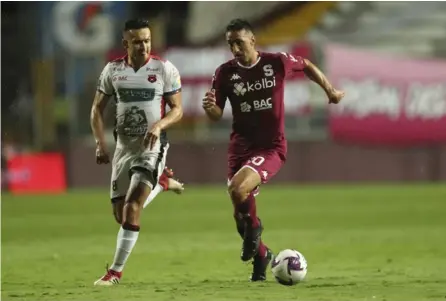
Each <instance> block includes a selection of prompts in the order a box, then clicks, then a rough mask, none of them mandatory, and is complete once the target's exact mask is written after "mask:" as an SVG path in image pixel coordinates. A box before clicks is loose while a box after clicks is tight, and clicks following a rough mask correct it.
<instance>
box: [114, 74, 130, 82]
mask: <svg viewBox="0 0 446 301" xmlns="http://www.w3.org/2000/svg"><path fill="white" fill-rule="evenodd" d="M117 80H118V81H126V80H127V76H126V75H120V76H113V78H112V81H114V82H115V81H117Z"/></svg>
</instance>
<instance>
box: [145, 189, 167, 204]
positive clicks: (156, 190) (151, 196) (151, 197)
mask: <svg viewBox="0 0 446 301" xmlns="http://www.w3.org/2000/svg"><path fill="white" fill-rule="evenodd" d="M163 190H164V189H163V187H162V186H161V185H160V184H156V186H155V188H153V190H152V191H151V192H150V194H149V196H148V197H147V200H146V201H145V202H144V207H143V208H146V207H147V205H149V204H150V203H151V202H152V201H153V200H154V199H155V197H156V196H157V195H158V194H159V193H160V192H162V191H163Z"/></svg>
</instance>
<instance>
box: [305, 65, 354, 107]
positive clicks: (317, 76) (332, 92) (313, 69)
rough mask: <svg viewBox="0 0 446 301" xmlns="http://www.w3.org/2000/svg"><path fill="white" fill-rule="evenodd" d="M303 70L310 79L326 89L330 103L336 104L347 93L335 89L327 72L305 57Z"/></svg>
mask: <svg viewBox="0 0 446 301" xmlns="http://www.w3.org/2000/svg"><path fill="white" fill-rule="evenodd" d="M303 72H304V73H305V75H306V76H307V77H308V78H309V79H310V80H312V81H313V82H315V83H316V84H318V85H319V86H320V87H321V88H322V89H323V90H324V91H325V94H327V97H328V99H329V101H328V103H335V104H336V103H338V102H340V101H341V99H342V98H343V97H344V95H345V93H344V92H343V91H339V90H337V89H335V88H334V87H333V85H332V84H331V83H330V81H329V80H328V78H327V77H326V76H325V74H324V73H323V72H322V71H321V70H320V69H319V68H318V67H317V66H316V65H314V64H313V63H312V62H310V61H309V60H307V59H303Z"/></svg>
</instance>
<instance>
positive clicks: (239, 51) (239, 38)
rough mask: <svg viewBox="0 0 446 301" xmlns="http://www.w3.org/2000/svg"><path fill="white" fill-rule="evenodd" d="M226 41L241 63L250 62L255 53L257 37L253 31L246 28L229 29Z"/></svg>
mask: <svg viewBox="0 0 446 301" xmlns="http://www.w3.org/2000/svg"><path fill="white" fill-rule="evenodd" d="M226 41H227V42H228V45H229V47H230V49H231V52H232V54H233V55H234V57H235V59H236V60H237V61H239V62H240V63H244V64H246V63H249V60H250V58H251V57H252V54H253V53H255V48H254V46H255V38H254V35H253V34H252V32H250V31H246V30H244V29H243V30H239V31H228V32H227V33H226Z"/></svg>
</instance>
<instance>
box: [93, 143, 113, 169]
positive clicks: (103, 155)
mask: <svg viewBox="0 0 446 301" xmlns="http://www.w3.org/2000/svg"><path fill="white" fill-rule="evenodd" d="M96 163H97V164H108V163H110V157H109V155H108V152H107V150H106V149H105V147H104V146H102V145H100V144H99V145H98V146H97V147H96Z"/></svg>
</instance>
